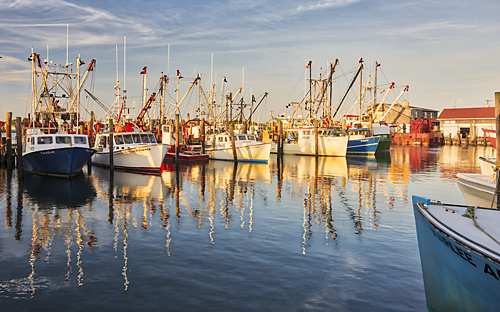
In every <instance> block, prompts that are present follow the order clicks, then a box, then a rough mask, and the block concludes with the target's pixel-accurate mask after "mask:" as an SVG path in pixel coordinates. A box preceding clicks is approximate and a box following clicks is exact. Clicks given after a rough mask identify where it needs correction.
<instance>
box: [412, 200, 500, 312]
mask: <svg viewBox="0 0 500 312" xmlns="http://www.w3.org/2000/svg"><path fill="white" fill-rule="evenodd" d="M488 207H489V206H488ZM413 210H414V214H415V225H416V230H417V237H418V246H419V251H420V259H421V265H422V273H423V279H424V286H425V295H426V300H427V307H428V310H429V311H497V310H498V307H499V306H500V297H499V296H498V291H497V287H498V283H499V282H500V243H499V241H500V227H499V226H498V224H499V222H500V210H497V209H490V208H482V207H477V206H464V205H449V204H443V203H441V202H438V201H432V200H430V199H427V198H423V197H418V196H413Z"/></svg>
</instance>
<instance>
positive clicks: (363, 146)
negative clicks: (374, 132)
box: [345, 128, 380, 155]
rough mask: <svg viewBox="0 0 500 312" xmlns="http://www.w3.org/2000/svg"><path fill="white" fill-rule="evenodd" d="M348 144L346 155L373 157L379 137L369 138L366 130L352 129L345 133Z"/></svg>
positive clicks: (368, 130)
mask: <svg viewBox="0 0 500 312" xmlns="http://www.w3.org/2000/svg"><path fill="white" fill-rule="evenodd" d="M345 132H346V134H347V137H348V138H349V142H348V143H347V154H364V155H373V154H375V152H376V151H377V148H378V144H379V142H380V136H371V135H370V133H371V131H370V129H368V128H353V129H347V130H346V131H345Z"/></svg>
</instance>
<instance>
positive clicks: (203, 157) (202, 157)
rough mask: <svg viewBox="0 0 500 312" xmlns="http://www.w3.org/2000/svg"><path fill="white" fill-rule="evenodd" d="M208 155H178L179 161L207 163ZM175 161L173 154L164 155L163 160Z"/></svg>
mask: <svg viewBox="0 0 500 312" xmlns="http://www.w3.org/2000/svg"><path fill="white" fill-rule="evenodd" d="M209 158H210V157H209V155H208V154H186V153H179V161H187V162H190V161H208V160H209ZM174 159H175V153H170V152H167V153H166V154H165V160H172V161H173V160H174Z"/></svg>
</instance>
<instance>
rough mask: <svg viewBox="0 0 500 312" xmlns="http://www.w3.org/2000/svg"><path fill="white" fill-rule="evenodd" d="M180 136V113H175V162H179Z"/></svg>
mask: <svg viewBox="0 0 500 312" xmlns="http://www.w3.org/2000/svg"><path fill="white" fill-rule="evenodd" d="M179 136H180V125H179V114H175V163H176V164H179V143H180V142H179V141H180V140H179Z"/></svg>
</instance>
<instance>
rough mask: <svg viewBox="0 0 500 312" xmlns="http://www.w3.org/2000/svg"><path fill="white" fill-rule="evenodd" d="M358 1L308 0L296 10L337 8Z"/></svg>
mask: <svg viewBox="0 0 500 312" xmlns="http://www.w3.org/2000/svg"><path fill="white" fill-rule="evenodd" d="M359 1H360V0H321V1H316V2H310V3H307V4H301V5H299V6H298V7H297V11H314V10H320V9H327V8H337V7H343V6H348V5H350V4H353V3H356V2H359Z"/></svg>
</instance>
